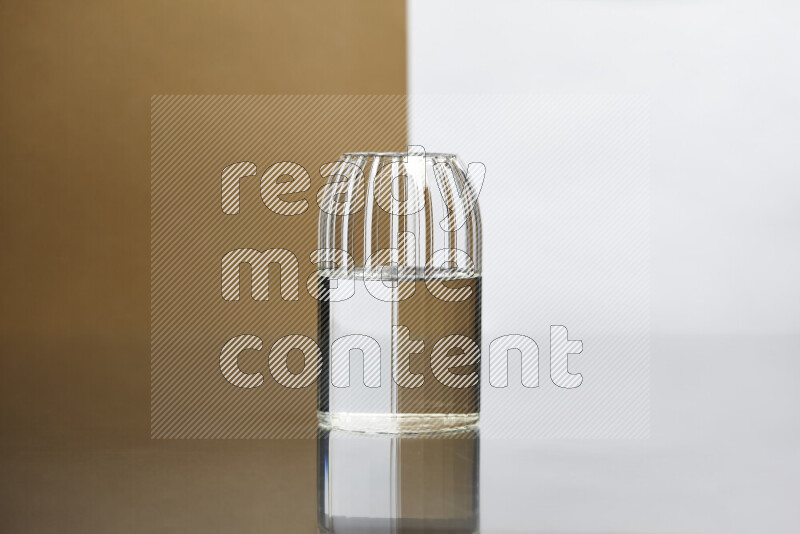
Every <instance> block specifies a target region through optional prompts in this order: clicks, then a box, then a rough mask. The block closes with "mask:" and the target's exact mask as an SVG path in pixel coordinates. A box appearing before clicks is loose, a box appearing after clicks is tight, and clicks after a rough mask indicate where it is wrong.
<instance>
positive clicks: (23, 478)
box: [0, 0, 406, 532]
mask: <svg viewBox="0 0 800 534" xmlns="http://www.w3.org/2000/svg"><path fill="white" fill-rule="evenodd" d="M0 40H2V46H1V47H0V50H2V72H3V83H2V85H1V87H0V91H2V98H1V99H0V105H1V106H2V112H0V128H2V135H3V143H2V144H0V151H2V152H0V161H2V162H3V165H4V168H3V178H4V179H3V195H2V200H0V202H2V204H3V208H2V225H0V232H2V234H1V235H0V242H1V243H2V244H3V256H2V263H1V265H2V275H3V280H4V281H5V288H4V292H3V293H4V295H3V299H2V322H1V324H0V329H2V330H1V332H2V334H1V336H2V337H1V339H0V343H1V344H2V345H1V349H0V350H2V361H3V364H2V365H3V368H2V373H1V374H0V377H1V378H0V381H2V382H1V383H0V395H2V400H1V401H0V402H2V447H3V452H4V456H3V461H2V464H0V466H1V467H0V469H2V472H0V478H2V489H0V492H1V493H0V503H1V504H0V507H2V508H0V527H2V529H3V530H4V531H6V532H17V531H30V532H49V531H59V532H64V531H70V532H71V531H75V532H78V531H81V532H108V531H113V532H143V531H149V532H153V531H180V532H184V531H189V530H195V531H217V530H230V529H234V528H235V530H236V531H238V532H249V531H265V530H268V529H269V530H277V529H279V528H280V529H281V531H282V532H293V531H298V532H301V531H302V532H306V531H311V530H312V529H313V528H314V523H315V497H314V472H315V465H314V455H315V443H314V441H313V440H304V441H298V442H293V441H251V442H236V441H230V442H215V441H205V442H187V441H183V442H165V441H150V439H149V399H150V392H149V382H150V380H149V373H150V359H149V341H148V339H149V336H148V327H149V317H148V315H149V313H148V312H149V304H148V303H149V237H148V236H149V228H148V226H149V176H150V167H149V166H150V163H149V148H150V143H149V133H150V132H149V127H150V125H149V106H150V97H151V95H153V94H337V93H355V94H402V93H404V92H405V86H406V80H405V71H406V69H405V6H404V3H403V2H399V1H393V0H392V1H383V2H371V1H366V0H365V1H350V2H343V1H336V2H323V1H292V2H277V1H267V0H260V1H251V2H247V1H238V0H237V1H232V2H231V1H228V2H221V1H215V2H208V1H194V2H189V1H170V2H166V1H164V2H151V1H141V2H118V1H115V2H109V1H96V2H89V1H82V2H70V3H65V2H55V1H51V2H46V1H40V0H36V1H29V2H8V1H6V2H3V3H2V4H1V5H0ZM232 521H235V525H234V524H233V523H232ZM290 527H293V528H290Z"/></svg>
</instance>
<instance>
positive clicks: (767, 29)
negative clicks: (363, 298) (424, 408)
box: [409, 0, 800, 532]
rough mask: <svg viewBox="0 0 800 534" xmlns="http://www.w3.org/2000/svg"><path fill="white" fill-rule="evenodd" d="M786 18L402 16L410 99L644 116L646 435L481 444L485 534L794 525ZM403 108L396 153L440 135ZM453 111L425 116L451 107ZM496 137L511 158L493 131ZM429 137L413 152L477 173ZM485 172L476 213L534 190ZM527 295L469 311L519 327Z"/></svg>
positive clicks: (547, 6)
mask: <svg viewBox="0 0 800 534" xmlns="http://www.w3.org/2000/svg"><path fill="white" fill-rule="evenodd" d="M798 23H800V5H799V4H798V3H796V2H789V1H785V2H777V1H767V2H756V1H749V2H746V1H735V0H734V1H730V0H729V1H700V0H699V1H688V0H674V1H666V0H651V1H634V0H552V1H516V2H515V1H509V0H504V1H494V2H480V1H476V0H467V1H464V0H461V1H452V2H447V1H441V0H426V1H425V2H422V1H419V0H411V1H410V2H409V33H410V34H409V42H410V45H409V46H410V48H409V65H410V70H409V80H410V82H409V83H410V85H409V92H410V94H411V95H412V97H414V96H419V95H437V94H438V95H475V94H483V95H502V94H506V95H508V94H512V95H644V96H646V97H647V98H649V102H650V106H649V108H650V113H649V117H650V135H651V137H650V143H649V146H650V154H649V160H650V172H649V177H650V184H649V189H650V193H651V195H650V196H651V206H650V229H651V231H650V240H649V244H650V254H651V264H650V301H651V314H650V315H651V319H652V337H651V341H652V363H651V379H652V384H651V402H652V418H651V436H652V437H651V438H650V439H649V440H640V441H624V440H623V441H602V440H601V441H579V440H572V441H569V440H532V439H526V440H516V441H497V440H490V439H484V443H482V445H481V446H482V457H481V462H482V463H481V476H482V482H481V486H482V487H481V503H482V505H481V516H482V523H483V527H484V531H485V532H505V531H520V532H767V531H769V532H794V531H796V528H797V524H798V522H800V513H799V512H798V509H797V506H796V502H795V501H796V497H797V495H800V482H798V481H800V458H798V454H800V453H798V451H799V450H800V432H798V427H799V426H800V425H799V423H800V395H798V393H797V389H796V388H797V386H796V384H795V379H796V377H797V376H799V375H800V360H798V357H799V356H800V355H799V354H798V349H797V347H798V343H800V294H799V293H800V283H798V282H799V281H800V280H799V279H798V277H800V274H798V273H800V249H799V248H798V243H800V239H799V238H800V186H798V180H799V179H800V163H798V155H797V151H798V146H800V105H798V98H799V97H798V89H800V84H799V83H798V82H799V81H800V60H799V59H798V58H799V57H800V55H799V54H798V52H797V51H798V50H800V39H799V38H798ZM426 98H427V96H426ZM444 101H445V102H446V101H447V99H446V98H445V99H444ZM413 102H414V100H413V99H412V108H411V140H412V142H413V143H415V144H416V143H419V144H422V145H426V137H433V138H440V139H441V138H442V137H441V136H443V133H442V132H443V131H446V125H442V124H441V123H439V124H436V123H434V122H432V121H430V120H429V117H430V116H431V111H430V109H429V108H427V107H425V106H422V107H420V106H414V105H413ZM460 102H462V100H461V99H459V98H453V99H452V103H453V104H452V107H451V108H449V109H440V110H438V112H437V113H439V114H440V115H443V114H448V113H449V114H452V116H454V117H458V116H459V112H464V113H466V112H468V111H469V110H464V109H463V107H462V108H460V107H459V106H463V104H459V103H460ZM442 105H443V106H446V104H442ZM458 127H459V128H465V127H472V128H476V131H477V128H480V125H478V124H474V125H468V124H467V125H465V124H459V125H458ZM496 135H498V136H499V137H496V138H495V139H494V141H493V142H494V144H495V145H497V146H502V145H508V146H516V145H517V144H518V136H519V132H515V131H514V130H513V129H509V131H508V134H507V137H506V138H503V137H502V132H501V130H499V129H498V130H497V133H496ZM459 137H464V136H463V132H462V134H459V135H458V136H454V137H453V139H457V138H459ZM438 142H439V141H437V144H436V145H435V146H427V145H426V148H428V150H430V151H433V150H437V151H439V150H441V151H456V152H462V155H463V156H464V158H465V159H467V160H470V159H480V154H472V153H466V152H464V148H465V147H463V146H452V145H447V146H444V145H442V146H440V145H439V144H438ZM428 144H430V143H428ZM487 170H488V173H487V182H486V185H485V190H484V194H482V196H481V206H482V210H484V212H485V214H486V212H492V211H494V210H493V208H492V207H490V206H488V205H486V204H485V202H486V201H487V199H491V198H492V196H491V195H489V194H488V191H490V189H491V188H496V187H498V184H499V183H502V187H503V188H504V191H508V194H513V191H515V190H517V191H524V192H528V191H530V190H531V189H534V190H535V185H536V177H535V176H534V177H531V176H528V175H526V174H525V173H504V174H503V175H502V176H497V175H496V174H493V173H492V167H491V166H489V165H488V164H487ZM522 180H524V181H525V183H523V182H522ZM564 186H565V187H570V186H571V184H569V183H565V184H564ZM608 187H609V188H613V187H614V184H613V183H609V184H608ZM494 198H498V197H497V195H495V197H494ZM563 198H564V202H565V204H564V205H563V206H561V207H563V208H564V209H565V210H566V209H567V208H568V205H567V204H566V202H567V198H568V197H567V196H566V195H565V196H564V197H563ZM558 207H559V206H558V205H555V206H553V207H552V209H553V211H554V212H557V211H558ZM530 221H531V224H530V225H529V227H528V231H530V232H532V233H535V232H537V227H536V224H534V222H535V217H533V215H532V216H531V218H530ZM587 228H588V227H587ZM602 230H603V228H602V227H599V228H598V227H594V228H591V231H595V232H602ZM484 239H485V241H486V242H487V243H493V244H495V246H496V245H497V243H502V242H503V240H504V239H505V237H504V235H503V225H498V224H494V223H493V222H492V221H490V220H488V219H486V220H485V221H484ZM533 241H535V240H534V239H532V242H533ZM489 246H491V245H489ZM487 248H488V247H487ZM539 252H540V251H537V250H535V249H534V248H533V247H532V248H531V249H530V250H528V251H527V252H523V256H522V257H521V258H520V261H521V262H522V263H524V262H525V261H526V257H525V256H524V254H525V253H527V254H530V258H528V259H531V260H533V259H534V258H535V257H536V254H537V253H539ZM531 263H535V262H533V261H531ZM490 275H491V272H489V271H488V270H487V273H486V276H487V282H486V286H487V287H488V286H490V285H491V282H490V281H489V280H488V277H489V276H490ZM537 289H538V290H539V291H541V287H539V288H537V287H535V286H533V285H531V286H530V287H528V288H524V287H523V288H520V290H519V297H518V298H516V299H506V301H505V302H503V305H502V306H500V305H491V304H490V303H491V302H492V300H491V298H488V297H487V299H486V306H485V307H484V314H485V316H486V317H492V319H485V321H495V322H496V321H498V320H500V319H498V317H500V318H509V320H512V318H513V317H520V316H523V317H524V316H525V314H526V310H528V307H529V306H530V301H531V298H532V297H531V296H532V295H534V296H535V294H536V291H535V290H537ZM487 291H488V289H487ZM595 297H597V295H593V294H592V292H591V291H589V292H588V293H587V295H586V298H587V299H588V302H592V299H593V298H595ZM503 320H505V319H503ZM568 326H569V325H568Z"/></svg>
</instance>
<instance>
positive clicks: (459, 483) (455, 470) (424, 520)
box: [317, 427, 480, 534]
mask: <svg viewBox="0 0 800 534" xmlns="http://www.w3.org/2000/svg"><path fill="white" fill-rule="evenodd" d="M479 443H480V436H479V432H478V430H477V429H476V428H473V429H465V430H460V431H452V432H446V433H444V432H441V433H429V434H408V435H406V434H398V435H391V436H390V435H381V434H359V433H352V432H345V431H339V430H326V429H324V428H322V427H321V428H320V430H319V436H318V442H317V462H318V464H317V510H318V521H319V532H321V533H337V534H361V533H376V534H381V533H387V534H388V533H392V534H395V533H397V534H401V533H416V532H435V533H468V532H477V531H478V527H479V514H478V492H479V486H478V479H479V476H478V473H479V470H480V447H479Z"/></svg>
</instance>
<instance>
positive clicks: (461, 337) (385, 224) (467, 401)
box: [317, 147, 483, 432]
mask: <svg viewBox="0 0 800 534" xmlns="http://www.w3.org/2000/svg"><path fill="white" fill-rule="evenodd" d="M469 171H472V172H468V168H467V167H466V166H465V165H464V164H463V163H462V162H461V161H460V160H459V158H458V157H457V156H455V155H453V154H426V153H425V152H424V151H422V150H421V147H419V149H418V150H417V149H415V147H409V152H407V153H348V154H344V155H343V156H342V158H341V159H340V161H338V162H335V163H331V164H329V165H327V166H325V167H323V169H322V173H323V174H324V175H326V176H327V177H328V183H327V185H326V186H325V187H324V188H323V189H322V190H321V191H320V192H319V195H320V197H319V199H318V201H319V204H320V207H321V214H320V219H319V249H320V251H319V257H318V258H317V260H318V264H319V286H318V290H319V292H320V297H321V299H320V309H319V341H320V346H321V348H322V349H323V374H322V378H323V379H322V380H320V382H319V383H320V392H319V417H320V421H321V422H322V423H323V424H325V425H328V426H333V427H338V428H345V429H352V430H364V431H377V432H405V431H425V430H439V429H442V428H453V427H461V426H466V425H469V424H473V423H475V422H476V421H477V419H478V413H479V405H480V402H479V401H480V399H479V395H480V381H479V377H480V323H481V317H480V297H481V294H480V293H481V222H480V212H479V209H478V202H477V200H478V194H479V192H480V186H481V184H482V181H483V174H482V166H476V167H475V169H473V166H472V165H471V166H470V167H469Z"/></svg>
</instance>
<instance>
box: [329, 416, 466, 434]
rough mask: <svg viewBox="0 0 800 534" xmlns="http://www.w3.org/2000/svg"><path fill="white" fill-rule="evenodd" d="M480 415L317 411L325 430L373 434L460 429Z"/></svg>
mask: <svg viewBox="0 0 800 534" xmlns="http://www.w3.org/2000/svg"><path fill="white" fill-rule="evenodd" d="M479 418H480V414H478V413H458V414H453V413H385V414H384V413H349V412H338V413H331V412H317V419H318V420H319V424H320V425H322V426H323V427H325V428H330V429H335V430H346V431H348V432H368V433H374V434H418V433H424V432H441V431H447V430H459V429H463V428H467V427H470V426H473V425H475V424H477V423H478V419H479Z"/></svg>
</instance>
